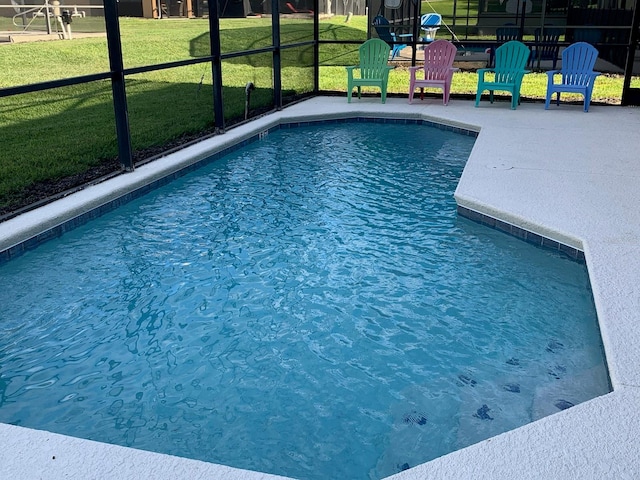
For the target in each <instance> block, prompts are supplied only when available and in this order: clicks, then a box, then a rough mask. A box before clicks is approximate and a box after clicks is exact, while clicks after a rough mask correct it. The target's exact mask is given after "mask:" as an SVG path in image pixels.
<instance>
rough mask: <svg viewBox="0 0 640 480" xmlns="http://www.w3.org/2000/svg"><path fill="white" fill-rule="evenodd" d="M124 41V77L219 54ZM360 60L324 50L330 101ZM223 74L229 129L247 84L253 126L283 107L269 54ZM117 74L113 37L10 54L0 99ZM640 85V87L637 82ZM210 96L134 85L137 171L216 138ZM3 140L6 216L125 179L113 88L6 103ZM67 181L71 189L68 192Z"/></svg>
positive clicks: (102, 85) (197, 75) (156, 33)
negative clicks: (173, 150) (104, 180)
mask: <svg viewBox="0 0 640 480" xmlns="http://www.w3.org/2000/svg"><path fill="white" fill-rule="evenodd" d="M469 5H470V6H472V7H473V6H474V5H476V4H475V3H473V2H471V3H470V4H469ZM430 6H434V7H436V8H437V9H438V11H439V12H441V13H444V12H443V10H441V9H446V8H452V6H453V0H434V1H433V2H428V3H427V2H423V11H430ZM476 8H477V7H476ZM459 13H460V12H459V10H458V14H459ZM6 20H7V19H3V20H2V21H4V22H5V23H4V24H2V23H1V22H0V30H1V29H6V28H8V25H7V24H6ZM85 20H86V23H85ZM72 25H73V27H74V31H75V32H82V31H100V28H102V30H104V25H100V22H97V21H96V18H86V19H81V18H80V19H74V22H73V24H72ZM120 29H121V38H122V49H123V61H124V65H125V68H135V67H143V66H147V65H154V64H161V63H166V62H173V61H180V60H186V59H193V58H202V57H205V56H207V55H208V54H209V39H208V20H206V19H189V20H187V19H169V20H160V21H159V20H147V19H138V18H121V24H120ZM366 32H367V20H366V18H365V17H352V18H351V19H350V21H349V22H348V23H347V22H345V17H333V18H331V19H326V20H322V21H321V22H320V38H321V39H322V40H346V41H355V42H362V41H364V40H365V39H366V36H367V33H366ZM281 34H282V42H283V44H292V43H296V42H303V41H310V40H312V39H313V22H311V21H309V20H306V19H289V18H286V19H285V18H283V20H282V26H281ZM221 44H222V50H223V52H227V53H231V52H237V51H243V50H248V49H257V48H261V47H266V46H269V45H270V44H271V19H269V18H249V19H223V20H222V21H221ZM357 48H358V45H356V44H347V45H327V44H323V45H321V47H320V88H321V90H325V91H335V92H344V91H345V87H346V73H345V69H344V66H345V65H353V64H356V63H357V61H358V56H357ZM222 68H223V86H224V102H225V105H224V107H225V111H224V115H225V120H226V121H227V123H229V122H232V121H234V119H242V118H243V116H244V108H245V85H246V84H247V82H253V83H254V85H255V87H256V90H255V91H253V92H252V94H251V108H252V110H251V112H252V114H256V113H260V111H261V108H270V105H272V101H273V91H272V83H273V78H272V56H271V54H270V53H260V54H255V55H251V56H248V57H235V58H231V59H228V60H225V61H223V65H222ZM108 70H109V66H108V58H107V45H106V39H105V38H104V37H97V38H96V37H93V38H75V39H74V40H72V41H44V42H30V43H14V44H5V45H0V72H2V75H0V88H2V87H11V86H18V85H23V84H29V83H36V82H43V81H50V80H56V79H61V78H69V77H75V76H81V75H87V74H94V73H101V72H107V71H108ZM476 83H477V76H476V74H475V73H473V72H463V73H458V74H456V75H455V76H454V81H453V86H452V92H453V94H454V95H455V94H474V93H475V87H476ZM634 83H635V84H637V79H636V80H634ZM282 84H283V90H284V91H283V95H284V96H285V98H288V97H289V96H292V95H299V94H304V93H307V92H310V91H312V89H313V48H312V47H297V48H290V49H283V51H282ZM407 85H408V70H407V67H406V66H398V67H397V68H395V69H394V70H393V71H392V73H391V78H390V84H389V92H390V93H391V94H398V95H406V94H407ZM211 86H212V76H211V65H210V63H209V62H204V63H201V64H196V65H189V66H182V67H176V68H170V69H164V70H159V71H153V72H146V73H138V74H135V75H128V76H127V78H126V88H127V95H128V98H127V102H128V111H129V120H130V125H131V138H132V144H133V147H134V150H135V152H137V153H136V155H137V159H143V158H144V157H146V156H149V155H151V154H153V153H158V152H160V151H162V150H163V149H166V148H167V147H168V146H171V145H178V144H180V143H184V141H185V140H186V139H189V138H195V137H197V136H198V135H201V134H203V133H207V132H211V131H212V125H213V96H212V93H211ZM634 86H635V85H634ZM639 86H640V85H639ZM545 88H546V75H544V74H529V75H527V76H526V77H525V81H524V83H523V89H522V96H523V97H525V98H526V97H528V98H533V99H541V98H543V97H544V93H545ZM621 91H622V77H619V76H602V77H600V78H599V79H598V81H597V82H596V88H595V91H594V96H593V101H594V102H607V103H614V104H615V103H619V101H620V96H621ZM0 138H2V140H3V148H2V149H0V214H2V213H7V212H10V211H12V210H15V209H16V208H17V207H19V206H22V205H25V204H28V203H31V202H33V201H34V200H36V199H38V198H39V197H42V196H43V195H44V194H46V193H49V192H50V191H51V189H52V188H58V189H59V188H60V185H66V186H74V185H75V184H80V183H82V182H84V181H85V180H86V178H87V172H89V174H88V175H89V176H95V175H97V174H98V173H106V172H111V171H117V170H118V168H119V162H118V161H117V159H116V156H117V143H116V137H115V125H114V120H113V107H112V103H111V86H110V84H109V82H108V81H98V82H93V83H89V84H83V85H79V86H72V87H64V88H59V89H55V90H46V91H42V92H35V93H30V94H23V95H17V96H11V97H2V98H0ZM61 179H68V180H69V181H68V182H66V183H64V182H63V183H60V182H61Z"/></svg>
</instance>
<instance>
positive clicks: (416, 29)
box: [411, 0, 422, 65]
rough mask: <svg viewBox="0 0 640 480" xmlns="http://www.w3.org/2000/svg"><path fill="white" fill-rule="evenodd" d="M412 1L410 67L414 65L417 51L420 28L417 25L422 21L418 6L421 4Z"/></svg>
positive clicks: (414, 0) (417, 1) (417, 0)
mask: <svg viewBox="0 0 640 480" xmlns="http://www.w3.org/2000/svg"><path fill="white" fill-rule="evenodd" d="M412 1H413V34H412V35H411V39H412V43H413V45H411V50H412V53H411V65H415V64H416V50H417V49H418V44H417V43H416V42H417V41H418V38H419V35H420V26H421V25H419V24H420V23H421V21H422V19H421V17H420V6H421V2H420V1H419V0H412Z"/></svg>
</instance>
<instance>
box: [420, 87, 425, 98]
mask: <svg viewBox="0 0 640 480" xmlns="http://www.w3.org/2000/svg"><path fill="white" fill-rule="evenodd" d="M420 100H421V101H422V100H424V88H421V89H420Z"/></svg>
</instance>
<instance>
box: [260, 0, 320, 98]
mask: <svg viewBox="0 0 640 480" xmlns="http://www.w3.org/2000/svg"><path fill="white" fill-rule="evenodd" d="M279 3H280V2H279V1H278V0H271V38H272V41H273V103H274V106H275V107H276V110H282V57H281V53H282V52H281V50H280V4H279ZM317 11H318V9H317V8H316V9H315V11H314V16H315V15H317V13H315V12H317Z"/></svg>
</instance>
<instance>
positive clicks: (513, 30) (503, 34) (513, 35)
mask: <svg viewBox="0 0 640 480" xmlns="http://www.w3.org/2000/svg"><path fill="white" fill-rule="evenodd" d="M519 39H520V27H515V26H505V27H498V28H496V42H498V43H507V42H510V41H511V40H519Z"/></svg>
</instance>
